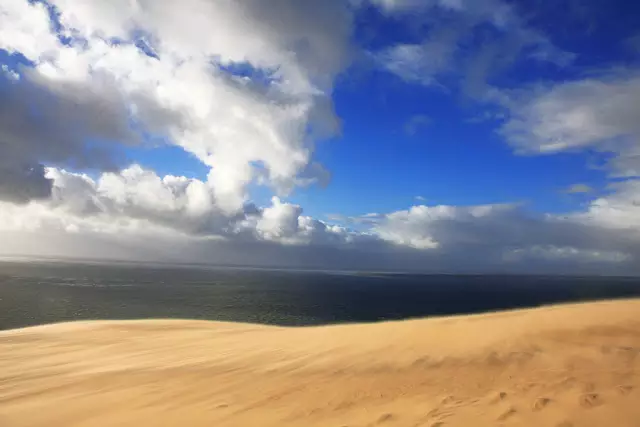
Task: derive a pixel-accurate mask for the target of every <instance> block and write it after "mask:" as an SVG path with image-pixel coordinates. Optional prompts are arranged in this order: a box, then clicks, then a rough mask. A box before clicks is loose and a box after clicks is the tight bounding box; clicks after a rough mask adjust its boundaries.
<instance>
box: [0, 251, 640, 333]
mask: <svg viewBox="0 0 640 427" xmlns="http://www.w3.org/2000/svg"><path fill="white" fill-rule="evenodd" d="M623 297H640V280H639V279H638V278H620V277H617V278H612V277H548V276H499V275H496V276H488V275H483V276H452V275H415V274H407V275H404V274H357V273H330V272H301V271H282V270H281V271H267V270H247V269H245V270H243V269H231V268H209V269H205V268H196V267H186V266H185V267H158V266H139V265H98V264H93V265H92V264H75V263H62V262H39V263H16V262H13V263H12V262H1V263H0V329H10V328H16V327H22V326H28V325H37V324H43V323H52V322H61V321H69V320H85V319H140V318H189V319H209V320H225V321H239V322H256V323H268V324H277V325H313V324H327V323H340V322H371V321H379V320H387V319H403V318H413V317H425V316H436V315H449V314H458V313H477V312H485V311H494V310H502V309H509V308H517V307H533V306H538V305H542V304H550V303H559V302H570V301H587V300H598V299H609V298H623Z"/></svg>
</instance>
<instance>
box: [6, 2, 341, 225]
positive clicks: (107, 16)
mask: <svg viewBox="0 0 640 427" xmlns="http://www.w3.org/2000/svg"><path fill="white" fill-rule="evenodd" d="M51 7H52V8H53V11H54V12H55V13H54V14H53V16H54V17H55V19H56V20H57V23H56V25H52V24H51V22H50V16H49V15H50V14H49V10H48V8H47V7H46V6H45V5H44V4H43V3H40V2H37V3H31V2H28V1H26V0H9V1H8V2H3V4H2V6H0V17H2V18H0V19H2V21H1V22H0V28H2V30H0V40H2V41H1V42H0V43H1V44H0V48H3V49H5V50H7V51H8V52H19V53H21V54H22V55H24V56H25V57H26V58H27V59H28V60H29V61H31V62H32V63H33V70H32V71H31V70H30V72H29V73H28V75H27V76H26V77H27V78H23V76H21V79H20V81H23V80H29V81H35V82H37V84H38V85H39V89H40V90H44V89H46V90H47V91H48V92H49V93H52V94H53V96H48V97H46V99H47V101H49V100H50V99H51V98H53V99H54V101H53V102H52V103H53V104H60V103H63V104H62V105H58V106H57V107H56V106H55V105H54V106H53V107H52V108H55V110H54V109H49V110H47V111H50V112H51V114H53V112H54V111H56V112H58V114H64V113H60V111H70V113H71V116H70V117H59V119H61V120H53V119H54V118H55V117H51V118H50V117H49V116H47V114H45V115H44V117H43V119H44V122H45V123H43V126H40V127H39V129H41V130H42V131H47V130H51V131H53V133H52V135H53V136H54V138H56V140H55V141H54V142H55V143H61V144H62V142H61V141H64V144H72V145H74V146H75V145H76V144H75V141H77V140H79V139H82V140H86V139H87V138H100V139H109V140H112V139H113V140H118V141H126V140H131V139H133V136H132V135H131V131H130V129H128V126H127V124H130V123H133V127H134V128H141V129H142V130H144V131H146V132H150V133H152V134H162V135H166V136H167V137H168V139H169V140H170V141H171V142H172V143H174V144H176V145H178V146H180V147H182V148H184V149H185V150H186V151H188V152H190V153H193V154H194V155H195V156H197V158H198V159H200V160H201V161H202V162H203V163H205V164H206V165H207V166H209V167H210V168H211V172H210V175H209V180H210V182H211V186H212V188H213V192H214V195H215V198H216V201H217V204H218V205H219V206H220V208H221V209H224V210H225V211H226V212H227V213H233V212H236V211H239V210H241V208H242V205H243V203H244V201H245V200H246V199H247V192H246V188H247V186H248V184H249V183H250V182H254V181H258V180H259V181H261V182H263V183H267V184H269V185H271V186H272V187H273V188H274V189H275V190H276V191H277V192H278V193H281V194H287V193H288V192H289V191H290V190H291V189H292V188H294V187H295V186H296V185H298V184H300V183H301V182H304V183H308V182H312V181H313V179H311V181H309V177H307V179H306V180H304V181H300V180H299V179H298V176H299V175H301V174H305V173H306V174H307V175H308V174H309V172H310V171H311V172H313V171H314V170H318V168H317V167H316V168H309V167H308V166H309V165H310V164H311V159H312V153H313V137H314V136H316V135H322V136H326V135H331V134H332V133H333V132H335V131H336V129H337V127H338V122H337V119H336V117H335V114H334V112H333V106H332V103H331V98H330V96H331V91H332V86H333V79H334V77H335V76H336V75H337V73H339V72H340V71H341V70H342V69H343V67H344V66H346V65H347V63H348V60H349V35H350V31H351V23H350V14H349V11H348V9H347V8H346V6H344V5H343V4H342V2H340V1H338V0H335V1H334V0H330V1H327V2H322V5H320V4H319V3H317V2H315V3H308V2H304V3H301V2H297V1H292V0H278V1H276V2H271V3H270V4H269V5H268V6H267V5H266V4H265V3H264V2H261V1H248V2H242V3H237V2H225V1H208V0H188V1H187V2H182V3H180V4H178V3H175V2H153V1H141V2H135V3H134V2H129V1H124V0H122V1H116V2H104V1H97V0H96V1H87V2H82V3H78V2H75V1H66V0H55V1H52V2H51ZM57 27H59V28H58V30H57V31H54V29H56V28H57ZM25 85H27V86H28V83H25V84H24V85H23V84H20V85H18V87H17V88H16V89H14V92H22V94H21V96H20V98H21V99H24V103H26V106H25V108H23V109H20V108H17V109H12V112H11V113H12V114H14V116H16V115H17V116H18V117H17V118H18V119H20V120H19V122H25V121H28V120H29V119H30V117H29V114H28V111H24V110H25V109H27V110H28V109H29V108H31V107H30V106H31V105H33V104H34V103H38V101H37V99H38V98H37V95H38V92H37V91H36V93H24V92H25V91H28V89H27V88H24V86H25ZM3 86H6V85H3ZM89 88H90V89H92V90H87V89H89ZM62 94H63V95H64V96H69V97H70V98H71V99H70V102H73V103H75V104H74V105H77V108H71V109H69V108H61V107H68V105H67V104H64V96H63V97H61V96H60V95H62ZM16 96H17V95H16ZM34 96H36V98H35V99H34ZM43 102H44V101H43ZM19 105H20V104H18V107H19ZM27 106H29V108H27ZM45 108H48V106H45V107H43V109H45ZM75 112H80V113H81V116H76V115H75ZM11 118H12V119H15V117H11ZM109 119H111V120H110V121H109ZM60 122H62V124H61V125H60V126H62V127H63V129H47V126H49V127H53V126H54V123H60ZM84 123H88V125H87V126H85V129H82V128H81V129H76V128H77V126H76V125H79V124H84ZM3 125H4V126H7V125H8V124H7V123H3ZM67 128H70V129H73V132H75V133H77V135H74V136H76V138H71V142H70V143H68V142H66V141H67V139H68V138H67V136H68V135H67V133H69V132H67V133H65V130H67ZM106 129H108V132H104V131H105V130H106ZM105 133H106V134H105ZM22 139H23V140H28V141H32V142H30V143H32V144H42V143H41V142H38V141H41V140H42V135H26V136H25V137H23V138H22ZM58 139H59V140H61V141H58ZM47 146H50V147H55V145H54V144H53V143H49V144H47ZM39 148H40V147H34V148H33V151H36V152H38V155H40V150H39ZM25 151H27V150H25ZM56 152H57V150H56ZM57 160H58V159H47V158H46V156H44V157H43V159H42V161H45V162H56V161H57ZM62 160H64V161H67V160H68V159H62ZM61 163H62V165H66V164H68V163H65V162H61ZM311 178H313V177H311Z"/></svg>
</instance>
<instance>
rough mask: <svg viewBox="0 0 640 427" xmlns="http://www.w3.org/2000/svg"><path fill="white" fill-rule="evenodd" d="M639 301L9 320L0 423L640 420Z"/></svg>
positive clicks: (565, 426)
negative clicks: (364, 319) (285, 322)
mask: <svg viewBox="0 0 640 427" xmlns="http://www.w3.org/2000/svg"><path fill="white" fill-rule="evenodd" d="M639 373H640V301H639V300H633V301H618V302H603V303H593V304H581V305H568V306H557V307H549V308H542V309H535V310H526V311H514V312H506V313H497V314H488V315H480V316H464V317H452V318H441V319H427V320H412V321H405V322H390V323H381V324H375V325H344V326H331V327H314V328H297V329H296V328H277V327H266V326H255V325H243V324H229V323H215V322H197V321H172V320H154V321H123V322H82V323H68V324H58V325H50V326H41V327H35V328H28V329H21V330H13V331H6V332H2V333H0V426H2V427H18V426H47V427H49V426H238V427H246V426H260V427H265V426H323V427H327V426H328V427H332V426H335V427H343V426H349V427H357V426H378V425H380V426H390V427H393V426H409V427H413V426H425V427H438V426H440V427H449V426H551V427H571V426H574V427H582V426H616V427H621V426H640V377H639Z"/></svg>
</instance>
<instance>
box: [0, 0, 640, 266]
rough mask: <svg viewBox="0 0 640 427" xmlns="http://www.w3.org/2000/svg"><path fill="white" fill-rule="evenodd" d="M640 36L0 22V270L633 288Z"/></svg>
mask: <svg viewBox="0 0 640 427" xmlns="http://www.w3.org/2000/svg"><path fill="white" fill-rule="evenodd" d="M639 19H640V4H634V2H628V1H623V0H611V1H606V2H605V1H604V0H580V1H578V0H553V1H552V0H512V1H504V0H317V1H315V0H309V1H298V0H273V1H269V2H265V1H262V0H246V1H242V2H238V1H231V0H183V1H181V2H172V1H157V0H110V1H106V0H46V1H45V0H3V1H2V2H0V256H4V257H8V256H27V257H43V256H46V257H73V258H91V259H104V260H124V261H153V262H194V263H209V264H216V265H218V264H233V265H247V266H262V267H269V266H272V267H293V268H320V269H327V270H334V269H336V270H337V269H349V270H376V271H378V270H385V271H386V270H393V271H421V272H428V273H527V274H529V273H534V274H535V273H537V274H588V275H591V274H595V275H603V274H605V275H606V274H616V275H638V274H640V24H638V22H640V21H639Z"/></svg>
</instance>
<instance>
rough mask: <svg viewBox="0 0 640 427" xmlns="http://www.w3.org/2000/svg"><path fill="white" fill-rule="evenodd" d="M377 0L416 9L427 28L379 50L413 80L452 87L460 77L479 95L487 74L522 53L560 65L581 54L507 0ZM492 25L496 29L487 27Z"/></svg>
mask: <svg viewBox="0 0 640 427" xmlns="http://www.w3.org/2000/svg"><path fill="white" fill-rule="evenodd" d="M371 3H373V4H374V5H376V6H378V7H379V8H380V9H381V10H382V11H384V12H385V13H388V14H390V15H391V16H394V15H398V14H399V15H400V16H402V17H405V16H407V15H409V14H411V15H412V16H413V17H414V19H417V20H420V21H421V28H425V29H426V30H425V33H426V36H423V39H422V41H421V42H419V43H413V42H411V43H407V42H404V41H403V42H400V43H397V44H395V45H392V46H388V47H385V48H383V49H381V50H378V51H376V52H375V53H374V54H373V56H374V58H375V60H376V62H377V64H378V66H379V67H381V68H382V69H385V70H387V71H389V72H390V73H393V74H395V75H397V76H398V77H400V78H401V79H403V80H405V81H406V82H409V83H415V84H422V85H425V86H433V85H435V86H441V87H445V88H447V89H451V85H452V84H454V82H455V84H458V83H460V84H461V85H462V86H463V90H464V91H465V92H466V93H467V95H471V96H473V97H479V96H481V95H482V93H483V92H484V91H485V90H486V87H485V86H486V80H487V79H488V78H489V77H490V76H491V75H492V74H494V73H496V72H498V71H500V70H502V69H503V68H505V67H506V66H508V65H511V64H512V63H513V62H515V61H516V59H518V58H527V59H532V60H536V61H540V62H546V63H552V64H555V65H556V66H558V67H565V66H567V65H569V64H571V63H572V62H573V60H574V59H575V55H574V54H572V53H570V52H565V51H563V50H562V49H559V48H558V47H556V46H555V45H554V44H553V43H552V42H551V41H550V40H549V38H548V37H546V36H545V35H544V34H542V33H541V32H540V31H538V30H536V29H534V28H532V27H530V26H529V25H528V24H527V22H526V21H525V20H524V19H522V18H521V17H520V16H519V15H518V13H517V11H516V8H515V6H513V5H512V4H509V3H508V2H505V1H501V0H477V1H475V0H474V1H470V0H437V1H435V0H434V1H411V0H372V1H371ZM487 25H490V26H492V27H493V28H494V29H495V30H496V31H495V32H493V33H488V32H486V31H484V29H486V26H487ZM480 40H481V42H480ZM451 77H454V78H455V80H452V79H451ZM461 77H463V79H462V81H461V82H458V80H459V79H460V78H461ZM443 81H444V82H443Z"/></svg>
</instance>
